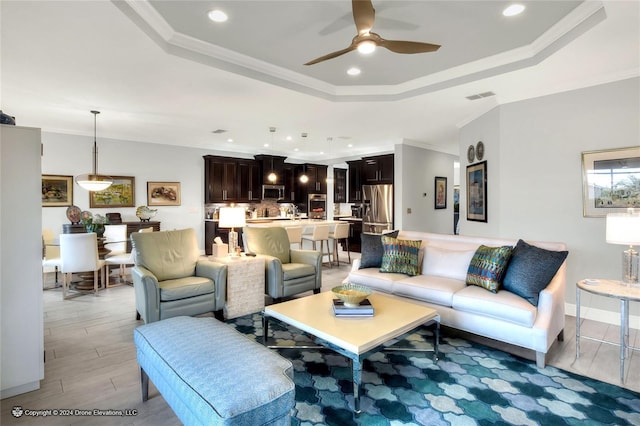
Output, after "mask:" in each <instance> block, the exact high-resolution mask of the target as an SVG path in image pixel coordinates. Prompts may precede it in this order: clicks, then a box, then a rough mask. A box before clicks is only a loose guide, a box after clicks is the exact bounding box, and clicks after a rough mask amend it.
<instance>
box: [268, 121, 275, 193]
mask: <svg viewBox="0 0 640 426" xmlns="http://www.w3.org/2000/svg"><path fill="white" fill-rule="evenodd" d="M275 131H276V128H275V127H269V132H271V150H272V151H273V150H274V149H275V146H274V145H273V144H274V143H275V142H274V140H273V134H274V133H275ZM267 179H268V180H269V182H271V183H276V181H277V180H278V176H277V175H276V173H275V171H274V170H273V155H271V173H269V176H267Z"/></svg>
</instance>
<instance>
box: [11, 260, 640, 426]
mask: <svg viewBox="0 0 640 426" xmlns="http://www.w3.org/2000/svg"><path fill="white" fill-rule="evenodd" d="M348 270H349V265H345V264H342V265H341V267H340V268H337V267H335V266H334V267H333V268H331V269H329V268H328V267H326V266H325V267H324V268H323V290H329V289H330V288H331V287H333V286H335V285H338V284H339V283H340V282H341V281H342V280H343V279H344V277H345V276H346V275H347V273H348ZM52 283H53V274H47V284H48V285H51V284H52ZM140 324H141V321H136V320H135V303H134V293H133V288H132V287H130V286H128V285H123V286H119V287H113V288H109V289H107V290H102V291H100V293H99V295H98V296H93V295H85V296H81V297H77V298H75V299H72V300H65V301H63V300H62V295H61V292H60V289H53V290H45V291H44V339H45V352H46V362H45V378H44V380H43V381H42V383H41V388H40V389H39V390H37V391H33V392H29V393H26V394H22V395H18V396H15V397H12V398H6V399H4V400H2V401H1V406H2V417H1V421H0V423H1V424H2V425H11V424H20V425H43V424H46V425H76V424H82V425H93V424H103V425H134V424H135V425H154V426H156V425H177V424H180V422H179V420H178V419H177V417H176V416H175V415H174V414H173V411H172V410H171V408H169V407H168V405H167V404H166V403H165V402H164V400H163V398H162V396H161V395H159V394H158V392H157V390H156V389H155V388H154V387H153V386H150V389H149V397H150V399H149V400H148V401H147V402H146V403H144V404H143V403H142V402H141V397H140V380H139V370H138V366H137V363H136V354H135V347H134V344H133V338H132V335H133V329H134V328H135V327H137V326H138V325H140ZM444 332H445V333H446V330H445V331H444ZM582 334H583V335H590V336H594V337H599V338H606V339H607V340H612V341H617V339H618V327H616V326H612V325H608V324H604V323H599V322H594V321H588V320H585V321H583V325H582ZM639 334H640V333H638V332H637V331H636V330H632V333H631V341H632V342H633V343H634V346H636V347H638V346H640V337H638V335H639ZM479 340H482V339H479ZM485 343H486V342H485ZM490 343H491V342H490ZM498 346H500V345H498ZM511 349H512V350H513V349H514V348H511ZM581 349H582V351H581V356H580V358H579V359H578V360H577V361H576V360H575V318H574V317H569V316H568V317H567V319H566V328H565V340H564V341H563V342H557V343H556V344H554V346H553V347H552V349H551V351H550V353H549V354H548V357H547V362H548V364H550V365H553V366H556V367H558V368H561V369H563V370H566V371H572V372H575V373H577V374H580V375H585V376H589V377H594V378H597V379H600V380H602V381H606V382H610V383H614V384H620V383H619V349H618V347H616V346H612V345H607V344H601V343H597V342H592V341H588V340H583V341H582V343H581ZM520 355H521V356H524V357H527V358H530V359H533V358H532V357H533V354H532V353H528V351H521V353H520ZM628 364H629V366H628V368H627V373H626V384H625V385H624V386H625V387H627V388H629V389H632V390H635V391H640V352H632V353H631V359H630V360H629V361H628ZM14 406H20V407H22V409H23V410H26V409H29V410H43V409H71V410H75V409H102V410H106V409H113V410H136V412H137V415H136V416H131V417H93V416H92V417H86V416H85V417H48V418H46V419H42V418H25V417H22V418H20V419H16V418H14V417H13V415H12V414H11V410H12V408H13V407H14Z"/></svg>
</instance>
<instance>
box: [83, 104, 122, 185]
mask: <svg viewBox="0 0 640 426" xmlns="http://www.w3.org/2000/svg"><path fill="white" fill-rule="evenodd" d="M91 114H93V172H92V173H85V174H82V175H79V176H77V177H76V183H77V184H78V185H80V187H81V188H84V189H86V190H87V191H102V190H105V189H107V188H108V187H110V186H111V184H113V178H111V177H110V176H106V175H99V174H98V173H97V169H98V142H97V140H96V127H97V126H96V124H97V121H96V117H97V116H98V114H100V111H91Z"/></svg>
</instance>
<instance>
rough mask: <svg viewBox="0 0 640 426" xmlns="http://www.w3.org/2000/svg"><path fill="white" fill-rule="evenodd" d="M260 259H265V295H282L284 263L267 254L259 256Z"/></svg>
mask: <svg viewBox="0 0 640 426" xmlns="http://www.w3.org/2000/svg"><path fill="white" fill-rule="evenodd" d="M258 257H260V258H263V259H264V271H265V276H264V278H265V287H266V288H265V293H266V294H271V295H276V294H282V292H283V290H282V286H283V279H284V278H283V277H284V273H283V272H282V262H280V259H278V258H277V257H274V256H269V255H267V254H259V255H258ZM274 297H275V296H274Z"/></svg>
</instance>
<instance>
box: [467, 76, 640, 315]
mask: <svg viewBox="0 0 640 426" xmlns="http://www.w3.org/2000/svg"><path fill="white" fill-rule="evenodd" d="M478 140H482V141H483V142H484V144H485V153H486V154H485V155H486V158H487V162H488V172H487V176H488V197H489V212H488V217H489V222H488V223H487V224H481V223H477V222H468V221H466V213H465V212H463V211H462V207H463V205H464V201H461V216H460V220H461V233H463V234H474V235H486V236H489V235H493V236H499V237H508V238H523V239H525V240H527V239H530V240H547V241H562V242H564V243H566V244H567V246H568V249H569V257H568V260H567V266H568V269H567V291H566V300H567V312H568V313H573V312H575V282H576V281H578V280H579V279H582V278H586V277H593V278H612V279H620V271H621V252H622V250H623V248H622V247H621V246H616V245H610V244H607V243H606V242H605V223H604V218H585V217H583V214H582V165H581V153H582V152H583V151H592V150H603V149H613V148H622V147H629V146H638V145H639V144H640V78H633V79H627V80H623V81H618V82H614V83H609V84H605V85H600V86H594V87H591V88H586V89H580V90H575V91H570V92H566V93H560V94H556V95H550V96H545V97H540V98H536V99H531V100H526V101H522V102H515V103H512V104H507V105H502V106H500V107H497V108H495V109H493V110H492V111H490V112H489V113H487V114H485V115H483V116H482V117H480V118H478V119H477V120H475V121H474V122H472V123H470V124H469V125H467V126H465V127H464V128H463V129H461V137H460V152H461V156H460V159H461V162H462V164H463V165H465V164H466V160H465V159H464V157H465V156H466V155H465V154H466V147H467V146H468V145H469V144H470V143H475V142H476V141H478ZM461 170H464V167H461ZM461 184H462V185H461V186H462V187H464V185H465V182H464V179H463V180H462V182H461ZM465 196H466V195H465V193H464V191H461V199H462V200H464V199H466V198H465ZM582 301H583V305H585V304H586V305H587V306H590V307H591V308H592V309H590V310H589V311H588V313H587V315H589V314H591V315H592V316H593V317H594V318H598V319H599V320H601V321H602V320H606V321H610V322H614V323H617V322H619V314H618V312H619V303H617V302H616V301H614V300H606V299H603V298H598V297H591V296H583V298H582ZM638 308H639V307H638V306H637V304H632V306H631V313H632V315H634V316H635V319H634V322H633V323H632V326H634V327H635V328H640V321H639V319H638V313H639V312H640V310H639V309H638Z"/></svg>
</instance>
